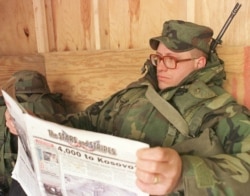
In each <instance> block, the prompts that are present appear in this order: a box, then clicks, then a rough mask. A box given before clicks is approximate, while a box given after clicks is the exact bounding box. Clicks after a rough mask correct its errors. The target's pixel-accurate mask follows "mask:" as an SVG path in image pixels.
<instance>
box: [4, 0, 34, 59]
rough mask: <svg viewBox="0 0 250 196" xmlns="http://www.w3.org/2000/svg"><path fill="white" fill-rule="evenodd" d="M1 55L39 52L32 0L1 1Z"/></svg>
mask: <svg viewBox="0 0 250 196" xmlns="http://www.w3.org/2000/svg"><path fill="white" fill-rule="evenodd" d="M0 21H1V28H0V43H1V44H0V55H24V54H32V53H35V52H37V48H36V46H37V45H36V34H35V28H34V15H33V8H32V0H18V1H17V0H8V1H4V0H0Z"/></svg>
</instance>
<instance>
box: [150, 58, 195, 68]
mask: <svg viewBox="0 0 250 196" xmlns="http://www.w3.org/2000/svg"><path fill="white" fill-rule="evenodd" d="M149 58H150V61H151V62H152V64H153V65H154V66H157V65H158V64H159V63H160V62H161V61H163V64H164V65H165V66H166V68H168V69H176V67H177V64H178V63H180V62H185V61H191V60H194V59H198V58H189V59H179V60H178V59H176V58H175V57H173V56H160V55H158V54H150V56H149Z"/></svg>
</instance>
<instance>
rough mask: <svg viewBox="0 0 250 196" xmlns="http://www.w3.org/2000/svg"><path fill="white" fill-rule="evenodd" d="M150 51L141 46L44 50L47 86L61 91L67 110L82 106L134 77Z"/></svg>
mask: <svg viewBox="0 0 250 196" xmlns="http://www.w3.org/2000/svg"><path fill="white" fill-rule="evenodd" d="M150 51H151V50H148V49H146V50H145V49H143V50H124V51H117V50H113V51H92V52H89V51H85V52H75V53H74V52H68V53H66V52H63V53H54V54H51V53H48V54H45V62H46V73H47V78H48V81H49V85H50V87H51V90H53V91H57V92H63V94H64V98H65V100H66V101H68V104H69V108H70V110H71V111H76V110H80V109H84V108H85V107H86V106H87V105H89V104H91V103H93V102H95V101H99V100H102V99H103V98H105V97H108V96H109V95H111V94H113V93H114V92H116V91H117V90H119V89H122V88H124V87H125V86H127V85H128V83H130V82H132V81H134V80H137V79H138V78H139V77H140V76H141V73H140V71H141V67H142V65H143V63H144V62H145V60H146V58H147V56H148V55H149V53H150ZM134 55H135V56H136V57H135V58H134Z"/></svg>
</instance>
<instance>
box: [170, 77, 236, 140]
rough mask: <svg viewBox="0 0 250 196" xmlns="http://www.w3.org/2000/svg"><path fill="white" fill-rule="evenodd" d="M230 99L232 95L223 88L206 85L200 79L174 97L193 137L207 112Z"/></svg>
mask: <svg viewBox="0 0 250 196" xmlns="http://www.w3.org/2000/svg"><path fill="white" fill-rule="evenodd" d="M231 101H232V97H231V96H230V95H229V94H228V93H226V92H225V91H224V90H223V89H221V88H220V87H218V86H212V87H208V86H207V85H206V84H204V83H203V82H202V81H197V82H195V83H193V84H192V85H190V87H189V89H188V92H187V93H185V94H183V95H182V96H175V97H174V102H175V104H176V106H177V108H178V110H179V111H180V112H181V113H182V115H183V117H184V119H185V120H186V121H187V123H188V126H189V131H190V135H191V136H193V137H195V136H197V134H199V132H200V131H201V130H200V129H201V125H202V123H203V122H204V118H205V116H206V115H207V114H209V113H210V112H211V111H213V110H216V109H218V108H220V107H222V106H223V105H225V104H226V103H228V102H231ZM206 128H207V127H206Z"/></svg>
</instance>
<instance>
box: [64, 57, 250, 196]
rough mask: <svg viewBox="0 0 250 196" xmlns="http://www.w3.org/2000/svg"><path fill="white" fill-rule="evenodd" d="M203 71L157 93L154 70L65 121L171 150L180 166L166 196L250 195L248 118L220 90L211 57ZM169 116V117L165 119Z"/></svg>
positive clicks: (218, 70) (216, 62)
mask: <svg viewBox="0 0 250 196" xmlns="http://www.w3.org/2000/svg"><path fill="white" fill-rule="evenodd" d="M211 59H212V60H210V61H209V62H208V64H207V66H206V68H204V69H202V70H199V71H198V72H196V73H193V74H191V76H189V77H188V78H186V79H185V80H183V82H182V83H181V84H180V85H179V86H177V87H174V88H169V89H165V90H163V91H159V90H158V89H157V83H156V79H155V70H154V69H153V68H152V66H151V65H150V64H149V63H148V62H146V64H145V66H146V67H147V69H148V73H147V74H146V75H145V77H143V78H142V79H140V80H139V81H137V82H134V83H132V84H130V85H129V86H128V87H127V88H126V89H124V90H121V91H119V92H117V93H115V94H114V95H112V96H111V97H109V98H107V99H105V100H103V101H100V102H97V103H95V104H93V105H91V106H89V107H88V108H87V109H86V110H85V111H83V112H80V113H77V114H72V115H69V116H68V120H69V121H68V123H70V124H71V126H74V127H76V128H81V129H87V130H91V131H96V132H101V133H107V134H112V135H116V136H119V137H125V138H130V139H133V140H139V141H142V142H146V143H148V144H150V146H151V147H153V146H163V147H172V148H174V149H176V150H177V151H178V152H179V154H180V155H181V158H182V161H183V173H182V182H181V183H180V184H179V186H178V187H177V188H176V191H175V192H174V193H172V194H170V195H204V196H205V195H231V196H238V195H246V194H248V193H249V192H250V186H249V185H250V178H249V172H250V112H249V111H248V110H247V109H246V108H245V107H244V106H241V105H239V104H237V103H236V101H235V100H234V99H233V97H231V95H230V94H228V93H227V92H226V91H225V90H224V89H223V88H222V87H221V85H222V81H223V78H224V77H225V73H224V68H223V62H222V61H221V60H220V59H218V58H217V56H216V55H215V56H213V57H211ZM149 86H152V87H154V88H155V89H156V91H157V92H158V94H159V95H160V96H161V97H162V98H163V99H164V100H166V101H168V102H169V103H171V105H172V106H173V107H174V108H175V109H176V110H177V111H178V112H179V113H180V114H181V115H182V117H183V118H184V119H185V121H186V123H187V125H188V128H189V133H188V135H183V134H182V133H181V132H179V131H178V129H177V128H176V127H175V125H172V123H170V122H169V120H167V118H166V117H164V116H163V115H162V114H161V113H160V112H159V111H158V110H157V109H156V108H155V107H154V105H153V104H152V103H151V102H150V101H149V100H148V99H147V97H146V95H145V94H146V92H147V89H148V88H149ZM170 115H171V114H170Z"/></svg>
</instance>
